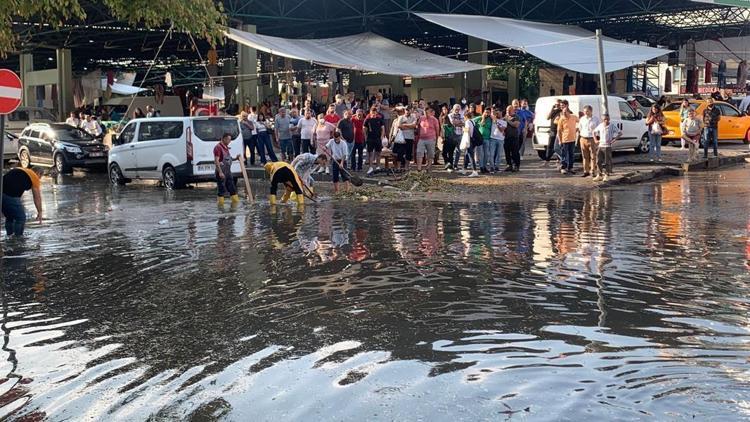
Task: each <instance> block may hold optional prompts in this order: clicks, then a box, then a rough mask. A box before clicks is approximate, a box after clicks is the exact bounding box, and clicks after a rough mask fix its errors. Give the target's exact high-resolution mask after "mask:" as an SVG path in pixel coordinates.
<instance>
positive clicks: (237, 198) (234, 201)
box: [232, 193, 240, 205]
mask: <svg viewBox="0 0 750 422" xmlns="http://www.w3.org/2000/svg"><path fill="white" fill-rule="evenodd" d="M239 203H240V196H239V195H237V194H236V193H235V194H234V195H232V205H236V204H239Z"/></svg>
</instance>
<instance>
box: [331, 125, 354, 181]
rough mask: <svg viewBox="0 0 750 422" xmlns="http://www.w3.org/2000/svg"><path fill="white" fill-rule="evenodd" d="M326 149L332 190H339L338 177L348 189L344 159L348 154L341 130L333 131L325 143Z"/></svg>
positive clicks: (347, 176)
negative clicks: (329, 164) (328, 155)
mask: <svg viewBox="0 0 750 422" xmlns="http://www.w3.org/2000/svg"><path fill="white" fill-rule="evenodd" d="M326 149H327V150H328V153H329V154H330V155H331V161H332V162H331V174H332V175H333V191H334V192H335V193H338V191H339V179H341V180H342V181H343V182H344V190H345V191H349V175H348V174H347V173H346V171H345V170H343V169H344V168H346V159H347V156H348V155H349V148H347V146H346V141H344V140H343V139H342V138H341V132H339V131H338V130H337V131H336V132H334V135H333V139H331V140H329V141H328V143H327V144H326Z"/></svg>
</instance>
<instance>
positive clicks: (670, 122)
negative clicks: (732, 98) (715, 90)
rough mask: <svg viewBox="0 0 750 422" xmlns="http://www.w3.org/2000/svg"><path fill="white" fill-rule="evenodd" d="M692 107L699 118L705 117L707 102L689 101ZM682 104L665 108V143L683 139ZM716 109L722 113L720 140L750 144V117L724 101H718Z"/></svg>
mask: <svg viewBox="0 0 750 422" xmlns="http://www.w3.org/2000/svg"><path fill="white" fill-rule="evenodd" d="M689 101H690V107H692V108H693V109H695V111H696V113H697V115H698V117H699V118H700V117H701V116H703V110H705V109H706V104H707V103H706V101H705V100H689ZM681 104H682V102H680V101H677V102H673V103H670V104H667V105H666V107H664V110H662V111H663V112H664V124H665V125H666V126H667V133H665V134H664V136H663V137H662V138H663V139H664V142H669V141H673V140H679V139H680V138H681V137H682V131H681V130H680V105H681ZM714 107H718V108H719V111H720V112H721V120H719V140H720V141H736V140H742V142H744V143H745V144H747V143H750V116H746V115H744V114H743V113H742V112H740V110H739V109H738V108H737V107H735V106H733V105H731V104H729V103H725V102H723V101H716V103H715V104H714Z"/></svg>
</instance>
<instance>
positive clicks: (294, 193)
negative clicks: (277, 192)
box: [289, 192, 297, 201]
mask: <svg viewBox="0 0 750 422" xmlns="http://www.w3.org/2000/svg"><path fill="white" fill-rule="evenodd" d="M289 199H291V200H292V201H296V200H297V193H296V192H292V193H291V195H289Z"/></svg>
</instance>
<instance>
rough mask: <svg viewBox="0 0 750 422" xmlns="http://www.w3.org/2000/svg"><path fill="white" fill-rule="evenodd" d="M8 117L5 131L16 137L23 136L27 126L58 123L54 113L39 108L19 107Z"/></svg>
mask: <svg viewBox="0 0 750 422" xmlns="http://www.w3.org/2000/svg"><path fill="white" fill-rule="evenodd" d="M6 117H7V118H6V119H5V130H6V131H8V132H10V133H12V134H14V135H16V136H21V132H23V130H24V129H26V126H28V125H30V124H32V123H55V122H56V121H57V118H56V117H55V116H54V115H53V114H52V113H50V112H49V111H47V110H46V109H43V108H39V107H18V108H17V109H16V111H14V112H12V113H10V114H8V115H7V116H6ZM14 155H15V153H14Z"/></svg>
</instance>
